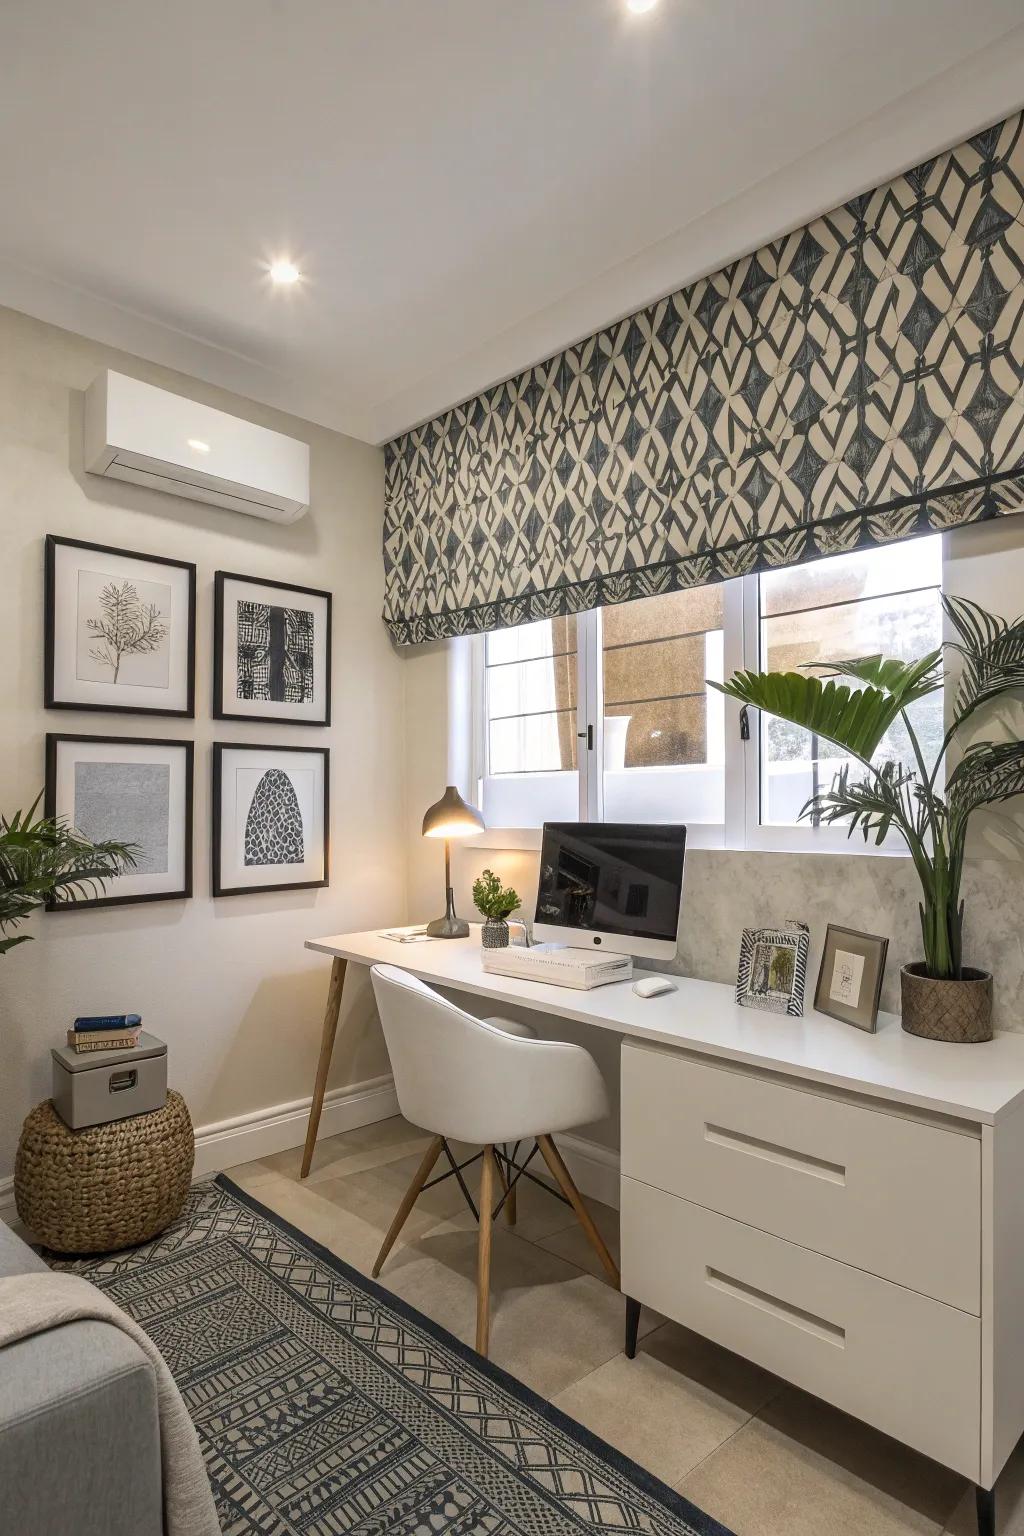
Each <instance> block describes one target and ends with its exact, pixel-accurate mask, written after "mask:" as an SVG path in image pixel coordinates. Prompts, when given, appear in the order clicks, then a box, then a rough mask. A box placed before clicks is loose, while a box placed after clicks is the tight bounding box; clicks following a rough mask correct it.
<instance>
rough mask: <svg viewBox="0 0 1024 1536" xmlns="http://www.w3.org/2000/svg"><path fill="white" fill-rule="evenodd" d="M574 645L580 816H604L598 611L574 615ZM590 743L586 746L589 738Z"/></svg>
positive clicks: (585, 818) (597, 818)
mask: <svg viewBox="0 0 1024 1536" xmlns="http://www.w3.org/2000/svg"><path fill="white" fill-rule="evenodd" d="M576 648H577V655H578V658H579V695H578V697H579V716H578V718H579V725H578V728H577V729H578V731H579V733H580V734H579V736H578V745H579V753H578V762H579V774H580V820H581V821H601V820H602V819H603V804H604V786H603V783H602V780H601V771H600V765H601V763H602V761H603V754H604V718H603V712H602V705H601V696H602V692H603V689H602V668H601V612H600V609H590V610H589V611H588V612H586V613H580V614H577V617H576ZM591 741H592V742H593V746H589V745H588V743H589V742H591Z"/></svg>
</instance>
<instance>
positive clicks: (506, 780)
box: [473, 536, 943, 847]
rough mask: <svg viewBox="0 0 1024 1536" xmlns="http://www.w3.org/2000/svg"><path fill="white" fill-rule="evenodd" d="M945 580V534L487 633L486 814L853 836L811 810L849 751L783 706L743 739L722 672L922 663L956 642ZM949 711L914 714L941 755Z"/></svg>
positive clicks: (900, 749)
mask: <svg viewBox="0 0 1024 1536" xmlns="http://www.w3.org/2000/svg"><path fill="white" fill-rule="evenodd" d="M941 579H942V546H941V539H940V537H938V536H936V537H934V538H927V539H918V540H915V541H914V542H913V543H908V544H896V545H893V546H891V547H889V548H882V549H872V550H866V551H855V552H854V553H852V554H849V555H838V556H835V557H833V558H831V559H826V560H820V561H817V562H816V563H813V564H810V565H804V566H795V567H792V568H790V569H786V570H781V571H773V572H768V573H766V574H764V575H762V576H760V577H758V576H749V577H743V578H740V579H737V580H735V581H730V582H723V583H720V584H716V585H715V586H708V587H697V588H693V589H691V590H689V591H686V592H673V593H668V594H665V595H664V596H660V597H649V598H641V599H639V600H637V601H636V602H631V603H623V604H621V605H618V606H614V607H610V608H604V609H597V610H595V611H593V612H590V613H581V614H577V615H574V616H572V617H568V618H555V619H545V620H541V621H540V622H538V623H535V624H526V625H522V626H520V627H519V628H516V629H510V630H501V631H498V632H496V633H492V634H489V635H486V636H484V637H482V638H480V639H478V640H476V641H474V642H473V644H474V646H475V648H476V649H475V653H474V654H475V657H476V670H475V675H476V708H475V714H476V719H477V728H476V732H475V737H476V740H475V750H476V761H477V778H478V781H479V795H480V803H481V806H482V809H483V813H484V818H485V820H486V821H487V823H488V826H490V827H492V828H493V827H509V828H536V827H540V826H541V824H542V823H543V822H544V821H559V820H564V821H576V820H584V821H588V820H606V821H685V822H686V823H687V825H688V827H689V829H690V841H691V843H692V844H695V845H696V846H704V847H714V846H719V847H722V846H729V847H793V846H800V845H801V844H806V843H807V842H808V841H812V842H813V843H814V845H815V846H829V845H834V846H846V835H845V830H844V829H843V828H838V829H827V828H815V827H812V826H810V825H809V824H807V823H804V822H799V821H798V817H799V812H800V809H801V807H802V806H803V805H804V804H805V803H806V801H807V800H808V799H809V798H810V797H811V796H812V795H813V794H814V793H815V792H816V790H818V789H819V788H823V787H827V785H828V784H829V783H830V782H831V779H832V777H833V775H834V774H835V773H836V771H837V770H838V769H839V767H840V766H841V765H842V763H843V761H844V759H843V756H842V754H841V753H839V752H838V749H836V748H835V747H833V746H832V745H831V744H830V743H828V742H824V741H820V740H817V739H815V738H813V737H811V736H809V735H808V734H807V733H806V732H804V731H800V730H797V729H795V728H794V727H793V726H790V725H787V724H785V723H784V722H782V721H778V720H773V719H769V718H767V717H766V718H765V719H763V720H761V721H760V722H758V727H757V729H756V730H754V731H753V732H752V739H751V740H749V741H747V740H742V739H741V732H740V714H739V710H738V708H737V707H736V706H735V705H734V704H733V703H732V702H731V701H728V700H726V699H724V698H723V696H722V695H721V694H719V693H717V692H716V691H715V690H714V689H709V688H708V687H707V684H706V679H708V678H710V679H712V680H713V681H719V680H722V679H724V678H725V677H726V676H728V675H729V674H731V673H732V672H734V671H735V670H737V669H738V668H740V667H749V668H755V669H756V668H759V667H763V668H765V669H770V670H781V671H795V670H797V669H798V668H799V667H801V666H802V665H803V664H805V663H807V662H811V661H815V662H827V661H829V660H838V659H846V658H849V657H854V656H870V655H873V654H875V653H877V652H882V653H884V654H886V655H892V656H899V657H901V658H902V659H904V660H911V659H915V658H917V657H919V656H921V655H923V654H924V653H925V652H926V651H929V650H932V649H935V648H936V647H937V646H938V644H939V643H940V640H941V633H942V609H941V604H940V600H939V594H940V590H941ZM942 713H943V702H942V695H941V693H936V694H934V695H932V696H931V697H930V698H927V699H923V700H921V701H920V703H918V704H916V705H915V706H914V707H913V710H912V718H913V720H914V726H915V730H916V732H917V734H918V737H919V740H920V741H921V743H922V746H923V748H924V751H925V755H926V757H930V758H931V759H934V755H935V752H936V750H937V748H938V745H939V742H940V741H941V737H942V726H943V719H942ZM880 752H881V753H883V754H887V755H889V756H891V757H898V758H902V759H903V760H904V761H907V762H909V761H911V759H912V754H911V748H910V743H909V740H908V739H907V737H906V732H905V731H903V730H902V728H901V727H900V726H896V727H894V728H893V730H892V731H890V732H889V734H888V735H887V737H886V738H885V740H884V741H883V743H882V746H881V748H880ZM855 767H856V765H853V769H852V770H851V771H855Z"/></svg>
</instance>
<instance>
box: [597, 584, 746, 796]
mask: <svg viewBox="0 0 1024 1536" xmlns="http://www.w3.org/2000/svg"><path fill="white" fill-rule="evenodd" d="M723 600H724V593H723V589H722V587H721V585H715V586H711V587H696V588H693V589H691V590H689V591H686V592H672V593H667V594H666V595H665V596H663V597H649V598H643V599H641V600H640V601H638V602H633V603H622V604H618V605H616V606H614V607H612V608H606V609H604V610H603V613H602V632H603V672H604V814H605V818H606V820H608V821H694V822H709V823H713V824H720V823H721V822H723V821H724V816H725V809H724V804H725V802H724V796H725V775H724V767H723V764H724V725H725V715H724V703H723V701H722V698H721V696H720V695H719V694H716V693H712V695H711V697H710V699H709V698H708V696H707V689H706V685H705V679H706V678H707V677H713V678H716V679H721V677H722V658H723V635H722V612H723Z"/></svg>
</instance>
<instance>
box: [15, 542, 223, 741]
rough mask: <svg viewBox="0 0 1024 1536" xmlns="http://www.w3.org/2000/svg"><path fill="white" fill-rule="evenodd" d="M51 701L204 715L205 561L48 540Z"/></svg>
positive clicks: (59, 705)
mask: <svg viewBox="0 0 1024 1536" xmlns="http://www.w3.org/2000/svg"><path fill="white" fill-rule="evenodd" d="M45 623H46V632H45V646H44V652H45V684H44V703H45V705H46V708H47V709H102V710H110V711H116V712H120V713H122V714H132V715H183V716H185V717H187V718H189V719H191V718H192V716H193V715H194V714H195V669H196V568H195V566H194V565H190V564H188V562H186V561H184V560H168V559H165V558H164V556H162V555H141V554H136V553H133V552H132V551H131V550H127V549H114V548H112V547H111V546H110V545H107V544H84V543H81V542H80V541H79V540H77V539H62V538H58V537H57V536H56V535H55V534H52V533H51V534H49V535H48V536H47V539H46V596H45Z"/></svg>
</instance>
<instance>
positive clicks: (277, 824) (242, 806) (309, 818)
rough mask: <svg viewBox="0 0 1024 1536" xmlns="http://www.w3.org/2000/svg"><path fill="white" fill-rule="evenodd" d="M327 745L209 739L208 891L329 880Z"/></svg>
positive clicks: (305, 886) (295, 886)
mask: <svg viewBox="0 0 1024 1536" xmlns="http://www.w3.org/2000/svg"><path fill="white" fill-rule="evenodd" d="M330 765H331V754H330V749H329V748H328V747H288V746H281V745H279V744H276V743H273V744H269V745H260V746H252V745H250V744H249V743H248V742H246V743H236V742H214V746H213V816H212V863H213V894H214V895H215V896H242V895H245V894H246V893H247V892H250V891H302V890H309V889H312V888H314V887H317V886H325V885H328V884H329V882H330Z"/></svg>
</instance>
